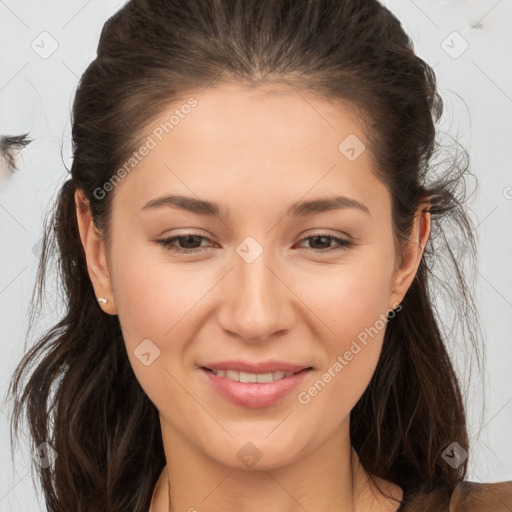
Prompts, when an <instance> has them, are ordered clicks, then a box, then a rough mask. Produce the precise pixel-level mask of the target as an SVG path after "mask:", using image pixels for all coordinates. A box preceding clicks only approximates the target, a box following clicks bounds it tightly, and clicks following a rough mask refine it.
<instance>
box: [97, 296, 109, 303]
mask: <svg viewBox="0 0 512 512" xmlns="http://www.w3.org/2000/svg"><path fill="white" fill-rule="evenodd" d="M98 302H101V303H102V304H106V303H107V302H108V299H104V298H103V297H98Z"/></svg>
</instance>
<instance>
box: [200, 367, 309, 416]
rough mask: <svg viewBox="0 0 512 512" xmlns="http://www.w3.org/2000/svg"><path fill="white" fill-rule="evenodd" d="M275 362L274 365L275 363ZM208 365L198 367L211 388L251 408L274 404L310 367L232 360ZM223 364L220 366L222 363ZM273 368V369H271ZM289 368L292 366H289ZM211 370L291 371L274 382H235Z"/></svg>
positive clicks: (300, 379)
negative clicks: (235, 361) (236, 361)
mask: <svg viewBox="0 0 512 512" xmlns="http://www.w3.org/2000/svg"><path fill="white" fill-rule="evenodd" d="M276 364H277V366H276ZM212 366H213V368H211V367H200V368H199V369H200V370H201V372H202V373H203V374H204V375H205V377H206V378H207V379H208V382H209V383H210V384H211V385H212V386H213V388H214V389H215V390H216V391H217V392H218V393H220V394H221V395H222V396H223V397H225V398H227V399H228V400H230V401H231V402H232V403H234V404H236V405H240V406H242V407H248V408H252V409H256V408H263V407H268V406H270V405H272V404H275V403H276V402H278V401H279V400H281V399H282V398H284V397H285V396H286V395H288V394H289V393H290V392H291V391H292V390H293V389H294V388H296V387H297V386H299V384H300V383H301V382H302V381H303V380H304V378H305V377H306V375H308V374H309V373H310V372H311V371H312V368H311V367H304V366H297V365H290V364H283V363H272V362H270V363H264V364H263V363H262V364H259V365H254V364H245V363H244V364H241V363H240V364H233V363H229V364H228V363H226V362H223V363H218V364H213V365H212ZM221 366H222V367H221ZM270 368H272V369H270ZM290 368H291V369H290ZM211 369H213V370H236V371H242V372H248V373H268V372H271V371H272V372H273V371H286V372H294V374H293V375H291V376H290V377H284V378H282V379H279V380H275V381H273V382H266V383H259V382H247V383H246V382H237V381H234V380H230V379H228V378H226V377H219V376H218V375H215V373H213V372H212V371H210V370H211Z"/></svg>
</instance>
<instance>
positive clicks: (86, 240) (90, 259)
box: [75, 189, 117, 315]
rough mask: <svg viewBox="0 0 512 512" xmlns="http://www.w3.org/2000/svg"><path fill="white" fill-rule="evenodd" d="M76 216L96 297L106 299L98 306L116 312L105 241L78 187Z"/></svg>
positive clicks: (109, 311)
mask: <svg viewBox="0 0 512 512" xmlns="http://www.w3.org/2000/svg"><path fill="white" fill-rule="evenodd" d="M75 204H76V216H77V221H78V230H79V232H80V240H81V241H82V246H83V248H84V252H85V257H86V261H87V270H88V272H89V277H90V278H91V282H92V286H93V288H94V293H95V294H96V297H104V298H106V299H108V302H107V303H106V304H102V303H100V302H98V304H99V305H100V307H101V308H102V309H103V310H104V311H105V312H106V313H108V314H110V315H116V314H117V307H116V304H115V300H114V294H113V290H112V283H111V280H110V271H109V269H108V265H107V257H106V252H105V242H104V240H103V237H102V236H101V235H100V233H99V232H98V230H97V228H96V226H95V225H94V222H93V220H92V215H91V209H90V205H89V201H88V200H87V198H86V197H85V195H84V194H83V192H82V191H81V190H80V189H77V190H76V191H75Z"/></svg>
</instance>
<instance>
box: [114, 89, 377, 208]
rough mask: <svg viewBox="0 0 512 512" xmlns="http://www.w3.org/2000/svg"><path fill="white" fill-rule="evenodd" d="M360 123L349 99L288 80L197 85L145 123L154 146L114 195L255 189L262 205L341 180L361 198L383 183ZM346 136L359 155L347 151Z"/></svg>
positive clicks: (250, 194) (237, 194)
mask: <svg viewBox="0 0 512 512" xmlns="http://www.w3.org/2000/svg"><path fill="white" fill-rule="evenodd" d="M191 105H193V106H191ZM364 129H365V127H364V125H363V124H362V122H361V121H360V119H359V118H358V117H357V114H356V112H355V110H354V109H351V108H349V106H348V105H345V104H343V103H340V102H332V101H328V100H326V99H324V98H322V97H320V96H318V95H314V94H312V93H310V92H305V91H301V90H298V89H295V88H292V87H285V86H273V87H268V86H266V87H261V88H255V89H250V88H247V87H244V86H236V85H230V86H222V87H216V88H209V89H206V90H203V91H197V92H192V93H190V95H188V96H185V97H183V98H182V99H181V100H180V101H176V102H173V104H172V105H169V106H168V107H167V108H166V109H165V110H164V111H162V113H161V115H160V116H159V117H158V118H157V119H156V120H155V121H154V122H153V123H152V124H151V125H150V126H149V127H147V128H146V129H145V131H144V135H143V137H142V140H145V141H146V142H147V143H148V144H147V145H148V147H149V146H151V149H150V150H149V151H145V153H146V154H145V156H144V157H142V158H140V161H139V162H138V163H137V165H136V167H135V168H134V170H133V171H132V172H130V175H129V177H128V179H126V180H124V181H125V183H121V184H120V185H121V186H120V187H119V186H118V187H117V190H116V196H117V195H121V196H123V197H124V199H125V201H126V202H129V203H130V204H132V205H133V206H134V207H137V208H141V207H142V206H143V203H145V202H146V201H147V200H149V199H152V198H154V197H157V196H158V195H161V194H163V193H164V192H165V191H173V192H179V193H186V194H187V195H189V196H190V195H196V196H198V197H201V198H207V197H212V196H213V197H215V198H219V197H228V196H231V197H234V198H236V199H238V200H240V199H241V198H242V197H243V198H245V199H246V200H247V201H250V200H251V198H252V200H253V201H254V202H255V204H256V203H258V204H259V206H260V207H261V205H262V203H261V200H262V198H264V201H265V203H269V204H270V203H273V202H275V201H278V202H279V201H280V200H284V196H285V195H287V194H289V195H290V197H291V198H293V199H295V200H297V199H299V198H301V197H302V196H304V195H305V194H308V193H309V192H322V193H325V192H330V191H331V190H332V189H333V188H338V189H339V190H338V192H340V193H344V194H345V195H349V194H351V195H352V196H355V197H354V199H356V200H357V199H358V198H357V196H361V195H365V193H368V192H371V191H372V190H373V189H375V190H374V191H375V192H378V190H377V189H379V190H380V193H382V184H381V183H380V182H379V181H378V180H377V179H376V178H375V176H374V174H373V172H372V165H373V164H372V162H371V159H370V155H369V150H368V149H367V148H366V149H365V146H364V141H365V140H366V137H365V132H364ZM347 141H348V142H347ZM347 145H348V146H353V147H355V149H356V151H357V153H358V154H356V158H353V157H352V158H347V153H346V149H347ZM359 153H360V154H359ZM349 156H350V155H349ZM122 181H123V180H122ZM120 189H121V190H120ZM122 189H125V190H122ZM323 195H325V194H323ZM116 200H117V199H116ZM125 201H123V202H125Z"/></svg>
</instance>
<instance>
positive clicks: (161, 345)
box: [88, 86, 426, 468]
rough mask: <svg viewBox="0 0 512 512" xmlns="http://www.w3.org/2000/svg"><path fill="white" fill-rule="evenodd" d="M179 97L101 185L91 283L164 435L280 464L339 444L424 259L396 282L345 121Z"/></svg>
mask: <svg viewBox="0 0 512 512" xmlns="http://www.w3.org/2000/svg"><path fill="white" fill-rule="evenodd" d="M193 98H194V100H189V101H188V102H187V99H185V100H184V101H183V103H181V104H175V105H173V106H172V108H171V107H170V108H169V110H168V111H166V112H164V113H163V114H162V116H161V118H160V119H159V120H158V121H157V122H156V123H154V124H152V125H151V127H150V128H148V130H147V133H146V136H147V137H146V149H147V151H146V150H141V151H139V156H138V157H137V158H138V160H137V161H138V164H137V165H136V167H135V168H133V170H131V172H129V174H128V175H127V176H126V177H124V178H123V179H121V181H120V182H119V183H118V184H117V185H116V186H115V187H114V192H113V193H114V202H113V217H112V229H111V233H112V246H111V251H110V253H109V254H108V255H107V256H108V271H109V273H110V280H111V281H110V283H111V286H112V288H109V287H108V286H109V285H108V284H105V282H106V281H101V279H99V278H98V276H99V275H100V274H101V272H102V270H101V269H100V268H99V267H98V268H93V270H92V271H90V273H91V278H92V280H93V284H94V286H95V291H96V292H97V295H98V296H104V297H110V298H111V302H112V299H114V301H115V302H114V304H115V308H116V309H115V312H117V314H118V315H119V320H120V323H121V326H122V330H123V335H124V339H125V343H126V349H127V353H128V356H129V358H130V362H131V365H132V367H133V371H134V372H135V375H136V377H137V379H138V380H139V382H140V384H141V386H142V387H143V389H144V391H145V392H146V393H147V395H148V396H149V398H150V399H151V400H152V402H153V403H154V404H155V405H156V407H157V408H158V410H159V412H160V417H161V421H162V426H163V429H164V430H165V432H166V433H167V435H168V436H172V438H173V439H175V440H176V442H179V443H185V444H187V445H189V446H190V447H191V448H192V449H194V450H198V451H199V452H200V453H203V454H206V455H207V456H208V457H210V458H212V459H213V460H216V461H218V462H220V463H222V464H226V465H229V466H236V467H241V466H242V464H245V465H247V461H248V460H249V459H250V460H254V461H256V460H257V459H260V460H259V462H258V467H261V468H263V467H266V468H271V467H277V466H280V465H283V464H285V463H288V462H290V461H293V460H298V458H300V457H303V456H305V455H307V454H308V453H310V452H312V451H313V450H315V449H316V448H318V447H320V446H321V445H322V444H323V443H325V442H326V441H327V440H328V439H330V438H333V436H336V435H337V434H339V433H341V432H344V433H346V432H348V420H349V414H350V411H351V409H352V408H353V407H354V405H355V403H356V402H357V400H358V399H359V397H360V396H361V394H362V393H363V391H364V390H365V388H366V387H367V385H368V383H369V381H370V378H371V376H372V374H373V372H374V370H375V367H376V364H377V360H378V358H379V353H380V350H381V346H382V341H383V335H384V330H385V319H386V313H387V312H388V311H389V310H390V309H392V308H393V307H395V306H396V305H397V304H398V303H399V301H400V300H401V299H402V297H403V295H404V294H405V291H406V289H407V287H408V286H409V284H410V282H411V281H412V279H413V277H414V273H415V271H416V268H417V264H418V262H419V258H420V256H421V253H419V252H418V250H417V247H418V246H417V244H416V245H415V246H414V247H415V248H414V247H413V248H412V249H410V251H409V253H407V252H406V253H405V254H406V258H405V259H404V263H403V265H402V267H401V268H395V264H396V261H397V260H398V258H396V254H395V245H394V239H393V233H392V225H391V198H390V194H389V192H388V190H387V188H386V187H385V186H384V184H383V183H382V182H380V181H379V180H378V179H377V178H376V177H375V175H374V174H373V172H372V170H373V169H372V162H371V160H370V155H369V150H368V149H365V147H364V145H363V141H364V140H365V137H364V134H363V127H362V126H361V125H360V124H359V123H358V120H357V118H355V117H353V116H352V114H350V113H349V111H348V110H344V109H343V108H342V107H341V106H339V107H338V108H337V109H336V110H335V109H334V107H332V106H331V105H330V104H329V103H327V102H326V101H325V100H321V99H318V98H316V97H314V96H312V95H311V94H307V93H304V92H301V93H300V94H299V93H298V92H295V91H294V90H291V89H275V90H274V92H272V91H270V89H265V90H263V89H258V90H252V91H251V90H249V89H245V88H242V87H235V86H232V87H224V88H223V89H212V88H210V89H207V90H205V91H202V92H200V93H198V94H194V95H193ZM186 105H189V107H186ZM172 115H174V116H175V117H174V118H173V119H172V121H171V123H169V119H170V118H171V116H172ZM166 122H167V125H166V127H165V128H163V126H165V123H166ZM143 154H145V156H142V155H143ZM139 160H140V161H139ZM132 164H133V162H132ZM168 196H174V197H175V198H176V197H178V196H179V197H180V199H179V200H177V199H168V200H166V199H165V198H166V197H168ZM335 198H341V199H339V200H338V201H333V200H334V199H335ZM320 199H321V200H329V201H330V203H329V207H328V208H327V207H326V204H327V203H320V202H319V203H316V201H319V200H320ZM309 202H312V203H311V204H309ZM301 204H302V206H299V205H301ZM180 205H181V206H180ZM213 205H215V206H213ZM423 224H424V223H420V228H419V229H421V226H423ZM423 229H424V228H423ZM424 231H425V229H424ZM418 233H419V232H418ZM178 236H180V237H184V238H182V239H174V240H169V241H168V242H167V245H163V241H164V240H166V239H172V238H173V237H178ZM187 236H188V238H187ZM413 236H417V233H416V230H415V231H414V233H413ZM418 236H419V235H418ZM425 236H426V235H425ZM330 237H332V238H330ZM337 239H339V240H337ZM413 245H414V244H413ZM180 248H181V249H189V250H191V252H188V253H180V252H177V250H179V249H180ZM407 255H408V256H407ZM88 261H89V265H90V268H91V267H94V261H90V258H88ZM105 272H107V270H106V269H105ZM105 275H107V274H106V273H105ZM101 283H103V284H101ZM396 314H400V313H396ZM212 369H220V370H224V371H225V372H226V374H225V376H223V373H222V372H220V374H218V375H215V374H214V373H213V372H212V371H211V370H212ZM228 370H229V371H228ZM240 370H242V373H241V374H240ZM299 370H301V371H300V372H299ZM283 372H286V373H284V377H283ZM296 372H299V373H296ZM292 373H293V375H292ZM255 374H256V375H255ZM290 375H292V376H290ZM239 379H241V380H242V381H249V382H235V381H236V380H239ZM254 380H256V382H254ZM270 381H273V382H270ZM248 443H251V444H248ZM247 457H248V458H247Z"/></svg>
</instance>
